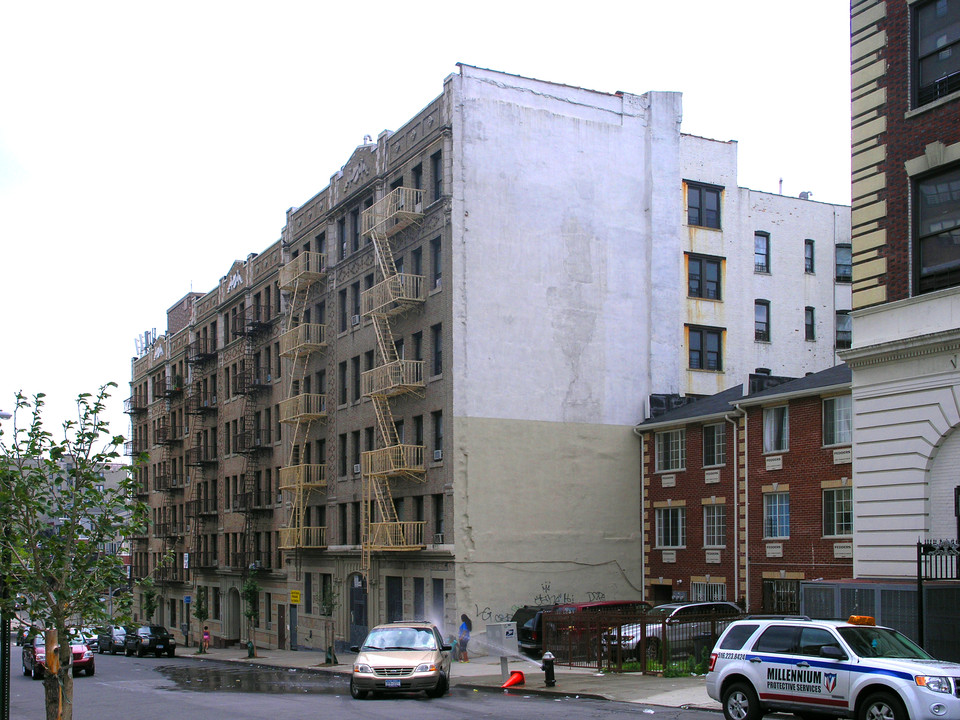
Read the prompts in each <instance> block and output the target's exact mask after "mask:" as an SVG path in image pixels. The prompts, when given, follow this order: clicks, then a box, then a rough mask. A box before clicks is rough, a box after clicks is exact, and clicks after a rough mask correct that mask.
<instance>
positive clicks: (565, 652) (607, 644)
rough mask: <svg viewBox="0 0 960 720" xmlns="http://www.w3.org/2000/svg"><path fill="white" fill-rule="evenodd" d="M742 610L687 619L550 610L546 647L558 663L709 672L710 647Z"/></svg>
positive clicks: (546, 617) (661, 671)
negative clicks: (555, 611)
mask: <svg viewBox="0 0 960 720" xmlns="http://www.w3.org/2000/svg"><path fill="white" fill-rule="evenodd" d="M738 619H740V616H736V615H723V616H719V615H715V614H708V615H687V616H685V617H683V619H675V620H674V619H664V618H663V616H658V615H646V614H635V613H598V612H577V613H548V614H544V616H543V628H544V640H543V648H544V651H547V650H549V651H550V652H551V653H553V655H554V657H555V658H556V661H555V662H556V664H558V665H569V666H573V667H591V668H596V669H597V670H609V671H612V672H624V671H634V672H642V673H647V674H656V675H659V674H664V673H673V672H677V673H685V672H705V671H706V667H707V665H708V664H709V661H710V651H711V650H712V649H713V646H714V644H715V643H716V641H717V638H718V637H719V636H720V634H721V633H722V632H723V631H724V629H726V627H727V625H729V624H730V623H731V622H733V621H734V620H738Z"/></svg>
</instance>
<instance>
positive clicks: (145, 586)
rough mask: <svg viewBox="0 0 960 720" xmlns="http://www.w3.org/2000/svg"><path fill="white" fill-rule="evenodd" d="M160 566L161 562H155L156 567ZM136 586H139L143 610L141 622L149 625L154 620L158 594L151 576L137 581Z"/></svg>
mask: <svg viewBox="0 0 960 720" xmlns="http://www.w3.org/2000/svg"><path fill="white" fill-rule="evenodd" d="M160 567H162V563H157V568H158V569H159V568H160ZM137 587H139V588H140V607H141V609H142V611H143V618H142V620H143V622H144V623H145V624H147V625H150V624H152V623H154V622H156V620H155V618H154V616H155V615H156V614H157V608H158V607H159V606H160V594H159V593H158V592H157V586H156V583H155V582H154V579H153V577H152V576H149V575H148V576H147V577H145V578H142V579H140V580H138V581H137Z"/></svg>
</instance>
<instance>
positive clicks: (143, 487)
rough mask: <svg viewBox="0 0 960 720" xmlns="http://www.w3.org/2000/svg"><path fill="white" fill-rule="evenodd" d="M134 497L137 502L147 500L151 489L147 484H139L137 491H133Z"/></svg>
mask: <svg viewBox="0 0 960 720" xmlns="http://www.w3.org/2000/svg"><path fill="white" fill-rule="evenodd" d="M133 496H134V497H135V498H136V499H137V500H146V499H147V498H148V497H150V489H149V488H148V487H147V484H146V483H145V482H142V483H137V487H136V490H134V491H133Z"/></svg>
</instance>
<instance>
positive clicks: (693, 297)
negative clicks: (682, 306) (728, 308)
mask: <svg viewBox="0 0 960 720" xmlns="http://www.w3.org/2000/svg"><path fill="white" fill-rule="evenodd" d="M687 300H707V301H709V302H715V303H722V302H723V298H718V297H706V296H705V295H687Z"/></svg>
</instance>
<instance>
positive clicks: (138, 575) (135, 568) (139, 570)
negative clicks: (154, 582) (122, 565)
mask: <svg viewBox="0 0 960 720" xmlns="http://www.w3.org/2000/svg"><path fill="white" fill-rule="evenodd" d="M149 574H150V571H149V570H148V569H147V566H146V564H145V563H144V564H133V565H131V566H130V579H131V580H142V579H143V578H145V577H147V576H148V575H149Z"/></svg>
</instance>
